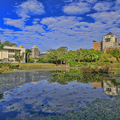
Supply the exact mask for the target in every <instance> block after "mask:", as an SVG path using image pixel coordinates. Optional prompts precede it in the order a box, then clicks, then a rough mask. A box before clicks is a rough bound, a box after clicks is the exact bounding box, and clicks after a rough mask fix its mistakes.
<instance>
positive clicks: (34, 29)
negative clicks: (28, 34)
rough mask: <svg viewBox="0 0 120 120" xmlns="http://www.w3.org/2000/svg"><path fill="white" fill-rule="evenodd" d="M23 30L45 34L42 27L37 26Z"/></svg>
mask: <svg viewBox="0 0 120 120" xmlns="http://www.w3.org/2000/svg"><path fill="white" fill-rule="evenodd" d="M24 30H27V31H32V32H38V33H41V32H45V31H44V30H43V28H42V25H39V24H36V25H32V26H26V27H25V28H24Z"/></svg>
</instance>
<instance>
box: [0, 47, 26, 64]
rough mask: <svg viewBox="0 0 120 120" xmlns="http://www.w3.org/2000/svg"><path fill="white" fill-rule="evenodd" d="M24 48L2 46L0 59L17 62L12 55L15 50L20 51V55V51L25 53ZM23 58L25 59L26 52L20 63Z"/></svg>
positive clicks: (23, 61)
mask: <svg viewBox="0 0 120 120" xmlns="http://www.w3.org/2000/svg"><path fill="white" fill-rule="evenodd" d="M25 50H26V49H25V48H22V47H21V46H19V47H16V46H13V47H9V46H4V47H3V49H2V50H1V51H0V60H2V62H8V60H13V62H12V63H18V62H17V61H16V60H15V58H14V57H13V55H15V51H17V52H18V51H20V54H21V55H22V53H23V52H24V53H25ZM25 59H26V54H24V57H23V60H22V61H21V63H25Z"/></svg>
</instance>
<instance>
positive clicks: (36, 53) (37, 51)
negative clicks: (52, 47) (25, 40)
mask: <svg viewBox="0 0 120 120" xmlns="http://www.w3.org/2000/svg"><path fill="white" fill-rule="evenodd" d="M31 51H32V52H31V54H30V57H31V58H36V57H38V56H39V55H40V49H39V48H38V47H37V46H36V45H33V47H32V48H31Z"/></svg>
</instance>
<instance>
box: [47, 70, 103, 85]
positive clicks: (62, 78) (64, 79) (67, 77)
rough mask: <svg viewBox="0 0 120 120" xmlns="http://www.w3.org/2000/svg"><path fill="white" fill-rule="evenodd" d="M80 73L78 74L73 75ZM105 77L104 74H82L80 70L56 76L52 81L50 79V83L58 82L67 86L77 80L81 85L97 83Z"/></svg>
mask: <svg viewBox="0 0 120 120" xmlns="http://www.w3.org/2000/svg"><path fill="white" fill-rule="evenodd" d="M72 73H78V74H72ZM103 78H104V76H103V75H102V74H95V73H81V71H80V70H79V69H77V70H70V72H66V74H54V75H53V76H52V79H49V80H48V81H49V82H57V83H59V84H62V85H66V84H67V83H68V82H72V81H74V80H77V82H81V83H89V82H97V81H102V80H103Z"/></svg>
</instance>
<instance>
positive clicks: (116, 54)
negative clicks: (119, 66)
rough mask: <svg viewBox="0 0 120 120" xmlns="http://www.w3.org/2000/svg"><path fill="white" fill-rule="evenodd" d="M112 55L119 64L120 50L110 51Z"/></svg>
mask: <svg viewBox="0 0 120 120" xmlns="http://www.w3.org/2000/svg"><path fill="white" fill-rule="evenodd" d="M110 54H111V55H112V56H113V57H115V58H116V59H117V61H118V62H119V57H120V50H119V49H117V48H115V49H113V50H111V51H110Z"/></svg>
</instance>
